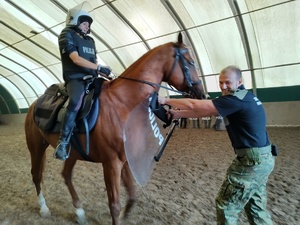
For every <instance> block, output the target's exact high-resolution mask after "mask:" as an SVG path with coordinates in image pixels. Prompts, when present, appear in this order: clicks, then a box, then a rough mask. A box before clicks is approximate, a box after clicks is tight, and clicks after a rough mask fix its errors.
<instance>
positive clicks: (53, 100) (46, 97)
mask: <svg viewBox="0 0 300 225" xmlns="http://www.w3.org/2000/svg"><path fill="white" fill-rule="evenodd" d="M86 77H87V76H86ZM91 77H92V76H90V77H87V78H84V80H85V83H86V86H85V95H84V97H83V100H82V104H81V108H80V109H79V111H78V114H77V117H76V126H75V128H74V130H73V135H72V138H71V142H72V144H73V145H75V146H76V149H81V150H82V146H81V143H80V141H79V138H78V134H84V133H85V134H86V145H87V146H86V155H88V151H89V150H88V145H89V132H90V131H91V130H92V129H93V128H94V127H95V124H96V122H97V119H98V114H99V108H100V103H99V101H98V96H99V94H100V92H101V88H102V84H103V81H104V80H103V79H98V78H93V79H91ZM68 99H69V96H68V93H67V91H66V88H65V86H64V84H63V83H59V84H53V85H51V86H50V87H48V88H47V89H46V90H45V92H44V94H43V95H42V96H40V97H39V98H38V99H37V101H36V105H35V109H34V121H35V123H36V125H37V126H38V127H39V128H40V129H41V130H42V131H43V132H45V133H59V132H60V127H61V122H62V118H63V115H64V113H65V110H66V107H67V105H68ZM81 150H80V151H81ZM82 151H83V150H82Z"/></svg>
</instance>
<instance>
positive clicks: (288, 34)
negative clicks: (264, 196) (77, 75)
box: [0, 0, 300, 109]
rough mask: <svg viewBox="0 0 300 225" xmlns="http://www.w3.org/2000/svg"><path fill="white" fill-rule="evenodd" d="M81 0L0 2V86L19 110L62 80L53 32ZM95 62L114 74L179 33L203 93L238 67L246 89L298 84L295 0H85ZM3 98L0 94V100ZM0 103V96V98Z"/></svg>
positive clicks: (299, 17)
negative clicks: (189, 51) (91, 19)
mask: <svg viewBox="0 0 300 225" xmlns="http://www.w3.org/2000/svg"><path fill="white" fill-rule="evenodd" d="M82 2H83V1H82V0H0V15H1V21H0V86H2V87H3V88H4V89H5V90H6V91H8V92H9V93H10V94H11V95H12V96H13V98H14V101H15V102H16V103H17V104H18V107H19V108H20V109H24V108H28V106H29V105H30V104H31V103H32V102H33V101H34V100H35V99H36V98H37V97H38V96H40V95H41V94H42V93H43V92H44V91H45V88H47V87H48V86H50V85H51V84H53V83H58V82H62V71H61V62H60V55H59V51H58V44H57V42H58V41H57V37H58V35H59V33H60V31H61V30H62V29H63V28H64V26H65V23H64V21H65V18H66V14H67V10H68V9H70V8H72V7H74V6H76V5H78V4H79V3H82ZM88 2H89V3H90V4H91V6H92V8H93V11H92V14H93V15H94V22H93V24H92V33H91V36H92V37H93V38H94V40H95V41H96V46H97V51H98V59H99V62H100V63H103V64H106V65H109V66H110V67H111V68H112V69H113V72H114V74H115V75H116V76H117V75H118V74H120V73H122V72H123V71H124V70H125V69H126V68H127V67H128V66H129V65H130V64H132V63H133V62H134V61H135V60H137V59H138V58H139V57H140V56H141V55H142V54H144V53H145V52H147V51H148V50H149V49H151V48H153V47H155V46H157V45H160V44H164V43H166V42H170V41H176V38H177V34H178V32H179V31H183V34H184V35H185V42H186V43H189V45H190V46H191V48H192V49H193V51H194V58H195V59H196V60H197V62H198V67H199V74H201V76H202V79H203V81H204V84H205V88H206V90H207V91H208V92H217V91H219V88H218V79H217V77H218V73H219V71H220V70H221V69H222V68H223V67H225V66H228V65H232V64H235V65H238V66H239V67H240V68H241V69H242V70H243V76H244V81H245V84H246V87H247V88H254V89H255V88H267V87H279V86H293V85H299V84H300V78H299V77H300V76H299V73H300V65H299V64H300V41H299V40H300V26H299V21H300V13H299V12H300V1H296V0H289V1H287V0H236V1H234V0H102V1H100V0H88ZM2 101H3V100H2ZM0 102H1V99H0Z"/></svg>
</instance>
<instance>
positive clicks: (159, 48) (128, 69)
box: [122, 42, 180, 74]
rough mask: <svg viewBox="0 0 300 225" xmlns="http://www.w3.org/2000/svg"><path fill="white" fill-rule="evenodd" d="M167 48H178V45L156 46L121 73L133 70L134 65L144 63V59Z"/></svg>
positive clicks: (172, 43) (170, 43)
mask: <svg viewBox="0 0 300 225" xmlns="http://www.w3.org/2000/svg"><path fill="white" fill-rule="evenodd" d="M168 46H172V47H178V46H180V43H177V42H176V43H174V42H169V43H166V44H162V45H159V46H156V47H155V48H153V49H150V50H149V51H148V52H146V53H145V54H144V55H142V56H141V57H140V58H139V59H138V60H136V61H135V62H134V63H133V64H131V65H130V66H129V67H128V68H127V69H126V70H125V71H124V72H123V73H125V72H128V71H130V70H131V69H133V68H135V66H136V65H140V64H141V61H144V60H145V58H147V57H149V56H151V55H153V54H155V53H156V52H157V51H160V50H161V49H163V48H165V47H168ZM123 73H122V74H123Z"/></svg>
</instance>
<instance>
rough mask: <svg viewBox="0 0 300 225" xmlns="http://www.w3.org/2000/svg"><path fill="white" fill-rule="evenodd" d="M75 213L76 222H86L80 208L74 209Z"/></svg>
mask: <svg viewBox="0 0 300 225" xmlns="http://www.w3.org/2000/svg"><path fill="white" fill-rule="evenodd" d="M76 215H77V218H76V221H77V223H79V224H85V222H86V219H85V213H84V210H83V209H82V208H79V209H76Z"/></svg>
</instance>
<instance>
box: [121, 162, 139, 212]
mask: <svg viewBox="0 0 300 225" xmlns="http://www.w3.org/2000/svg"><path fill="white" fill-rule="evenodd" d="M121 177H122V181H123V184H124V186H125V189H126V191H127V195H128V200H127V203H126V206H125V209H124V211H123V217H124V218H127V217H128V214H129V213H130V211H131V209H132V207H133V205H134V203H135V201H136V187H135V183H134V180H133V176H132V173H131V171H130V168H129V165H128V162H126V163H125V164H124V166H123V169H122V176H121Z"/></svg>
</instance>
